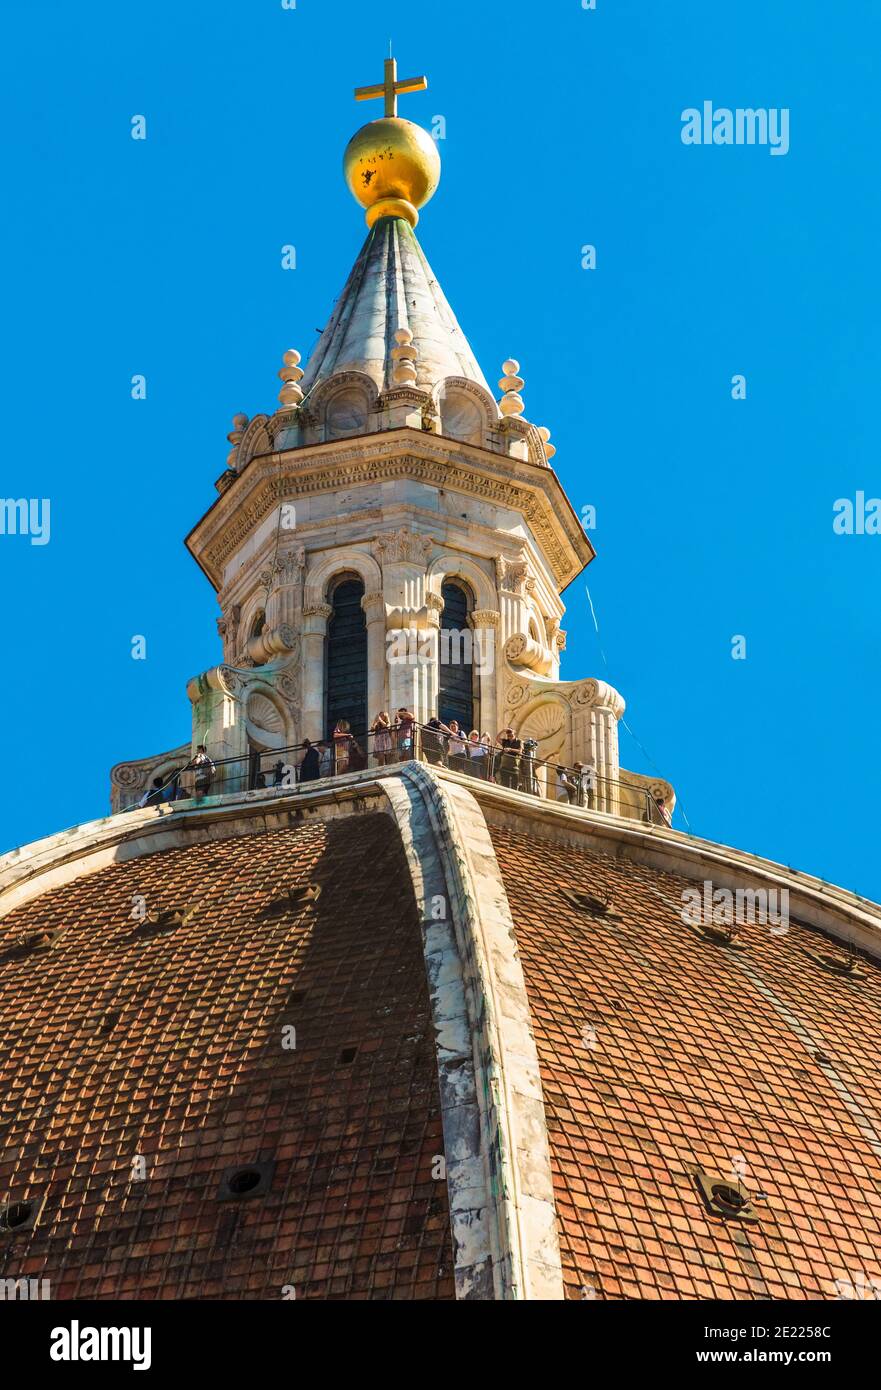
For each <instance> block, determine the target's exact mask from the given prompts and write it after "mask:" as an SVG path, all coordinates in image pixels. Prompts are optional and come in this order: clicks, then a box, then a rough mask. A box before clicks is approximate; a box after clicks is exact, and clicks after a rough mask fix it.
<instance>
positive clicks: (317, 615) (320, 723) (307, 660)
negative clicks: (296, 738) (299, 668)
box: [300, 603, 333, 743]
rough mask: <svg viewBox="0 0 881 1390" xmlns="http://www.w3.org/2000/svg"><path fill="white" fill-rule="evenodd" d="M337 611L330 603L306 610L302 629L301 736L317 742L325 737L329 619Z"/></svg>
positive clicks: (304, 610) (319, 604)
mask: <svg viewBox="0 0 881 1390" xmlns="http://www.w3.org/2000/svg"><path fill="white" fill-rule="evenodd" d="M332 613H333V608H332V607H331V606H330V604H329V603H318V604H315V605H314V606H313V607H306V608H304V609H303V627H302V632H301V639H302V641H301V646H302V662H303V720H302V723H303V727H302V732H301V735H300V737H301V738H308V739H311V740H312V742H313V743H314V742H316V741H317V740H318V739H322V738H324V733H325V730H324V671H325V641H326V638H327V622H328V619H329V618H330V616H331V614H332Z"/></svg>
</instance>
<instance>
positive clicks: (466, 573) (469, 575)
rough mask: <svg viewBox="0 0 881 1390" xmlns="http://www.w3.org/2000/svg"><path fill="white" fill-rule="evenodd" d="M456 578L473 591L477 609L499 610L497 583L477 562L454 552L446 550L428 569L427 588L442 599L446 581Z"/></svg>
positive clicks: (436, 557)
mask: <svg viewBox="0 0 881 1390" xmlns="http://www.w3.org/2000/svg"><path fill="white" fill-rule="evenodd" d="M456 578H459V579H461V580H463V581H464V583H465V584H466V585H467V587H468V588H469V589H470V590H471V592H472V594H473V595H474V607H475V608H489V609H498V606H499V596H498V593H497V591H496V586H495V581H494V580H493V579H491V578H490V576H489V574H488V573H487V571H486V570H485V569H483V568H482V567H481V565H480V564H479V563H478V562H477V561H476V560H472V559H471V558H470V556H468V555H460V554H458V553H457V552H456V551H454V550H445V551H442V552H441V554H440V555H436V556H435V558H434V559H433V560H432V562H431V564H430V565H429V567H428V574H427V576H426V587H427V589H428V590H429V592H430V593H433V594H436V595H437V597H438V598H440V596H441V588H442V586H443V584H444V583H445V581H446V580H448V579H456Z"/></svg>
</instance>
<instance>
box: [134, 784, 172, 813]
mask: <svg viewBox="0 0 881 1390" xmlns="http://www.w3.org/2000/svg"><path fill="white" fill-rule="evenodd" d="M170 800H171V798H170V797H167V796H166V795H165V788H164V787H163V785H162V778H161V777H154V778H153V785H152V787H151V788H150V790H149V791H147V792H144V795H143V796H142V797H141V799H140V801H139V802H138V806H139V807H140V806H159V805H160V803H161V802H163V801H170Z"/></svg>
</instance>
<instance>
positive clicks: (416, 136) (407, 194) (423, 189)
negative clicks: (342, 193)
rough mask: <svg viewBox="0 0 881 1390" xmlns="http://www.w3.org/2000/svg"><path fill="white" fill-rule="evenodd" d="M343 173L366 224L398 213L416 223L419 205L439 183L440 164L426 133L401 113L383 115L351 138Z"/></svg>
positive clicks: (430, 195)
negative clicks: (406, 119)
mask: <svg viewBox="0 0 881 1390" xmlns="http://www.w3.org/2000/svg"><path fill="white" fill-rule="evenodd" d="M343 172H344V174H345V176H346V183H347V184H348V185H349V189H350V190H351V193H352V195H353V197H354V198H355V199H356V200H357V202H359V203H360V204H361V206H362V207H363V208H365V209H366V216H367V225H368V227H372V226H373V225H374V223H376V222H378V221H379V220H380V218H383V217H403V218H405V219H406V221H408V222H409V223H410V225H411V227H415V226H416V223H417V222H418V221H419V212H418V209H419V208H421V207H424V206H425V204H426V203H427V202H428V201H429V199H430V198H432V197H433V196H434V194H435V192H436V190H437V187H438V184H439V183H440V172H441V162H440V155H439V154H438V152H437V145H436V144H435V142H434V140H433V139H432V138H431V136H430V135H429V134H428V131H426V130H423V129H422V127H421V126H418V125H414V123H413V122H412V121H405V120H404V119H403V117H401V116H383V117H381V118H380V119H379V120H377V121H369V122H368V124H367V125H365V126H362V127H361V129H360V130H358V131H356V132H355V134H354V135H353V136H352V138H351V140H350V141H349V143H348V145H347V146H346V152H345V154H344V155H343Z"/></svg>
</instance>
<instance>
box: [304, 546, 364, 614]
mask: <svg viewBox="0 0 881 1390" xmlns="http://www.w3.org/2000/svg"><path fill="white" fill-rule="evenodd" d="M343 574H357V575H360V577H361V579H362V580H363V581H364V592H365V593H367V594H376V593H379V592H380V591H381V589H382V570H381V569H380V567H379V565H378V563H377V562H376V560H374V558H373V556H372V555H369V554H368V553H367V551H365V550H357V549H355V547H354V546H343V547H337V548H336V549H334V550H332V551H329V552H328V553H327V554H326V555H323V556H321V557H320V558H318V559H316V560H315V561H314V563H310V566H309V568H308V570H307V572H306V591H305V598H304V605H305V607H306V609H309V608H316V607H317V606H318V605H319V604H322V603H329V602H330V593H329V591H330V588H331V586H332V585H333V584H334V582H335V581H336V580H337V579H338V578H339V577H340V576H341V575H343Z"/></svg>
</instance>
